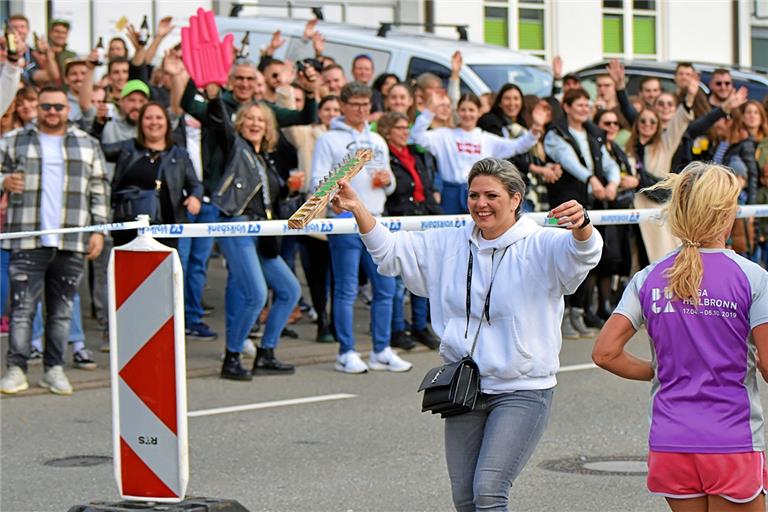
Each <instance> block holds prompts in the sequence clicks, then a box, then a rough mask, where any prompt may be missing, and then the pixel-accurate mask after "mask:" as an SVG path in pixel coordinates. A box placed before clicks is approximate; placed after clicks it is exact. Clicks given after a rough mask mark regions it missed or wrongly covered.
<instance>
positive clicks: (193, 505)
mask: <svg viewBox="0 0 768 512" xmlns="http://www.w3.org/2000/svg"><path fill="white" fill-rule="evenodd" d="M137 510H138V511H142V510H143V511H148V512H151V511H160V510H162V511H163V512H248V509H247V508H245V507H244V506H242V505H241V504H240V503H238V502H237V501H235V500H225V499H219V498H187V499H185V500H184V501H181V502H179V503H157V502H142V501H120V502H112V503H110V502H106V501H97V502H93V503H91V504H89V505H74V506H73V507H70V509H69V511H68V512H136V511H137Z"/></svg>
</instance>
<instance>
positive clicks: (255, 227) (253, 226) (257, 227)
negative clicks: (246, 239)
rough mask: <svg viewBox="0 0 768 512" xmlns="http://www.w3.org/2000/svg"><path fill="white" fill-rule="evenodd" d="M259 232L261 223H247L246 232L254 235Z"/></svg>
mask: <svg viewBox="0 0 768 512" xmlns="http://www.w3.org/2000/svg"><path fill="white" fill-rule="evenodd" d="M256 233H261V224H248V234H250V235H255V234H256Z"/></svg>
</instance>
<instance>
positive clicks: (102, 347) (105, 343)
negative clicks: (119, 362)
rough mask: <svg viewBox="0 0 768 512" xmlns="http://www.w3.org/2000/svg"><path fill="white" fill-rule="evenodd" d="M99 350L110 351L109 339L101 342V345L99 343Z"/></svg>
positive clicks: (106, 352)
mask: <svg viewBox="0 0 768 512" xmlns="http://www.w3.org/2000/svg"><path fill="white" fill-rule="evenodd" d="M99 352H104V353H105V354H108V353H109V341H102V342H101V345H99Z"/></svg>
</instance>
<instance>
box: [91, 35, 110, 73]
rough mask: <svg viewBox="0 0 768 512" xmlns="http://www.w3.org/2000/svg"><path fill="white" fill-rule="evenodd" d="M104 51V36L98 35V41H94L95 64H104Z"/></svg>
mask: <svg viewBox="0 0 768 512" xmlns="http://www.w3.org/2000/svg"><path fill="white" fill-rule="evenodd" d="M106 53H107V52H106V51H105V50H104V38H103V37H101V36H99V41H98V42H97V43H96V55H97V57H96V62H94V64H95V65H97V66H103V65H104V58H105V56H106Z"/></svg>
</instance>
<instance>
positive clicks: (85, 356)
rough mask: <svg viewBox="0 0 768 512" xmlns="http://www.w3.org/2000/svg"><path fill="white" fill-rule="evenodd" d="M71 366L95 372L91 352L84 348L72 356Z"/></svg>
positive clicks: (94, 363) (94, 362)
mask: <svg viewBox="0 0 768 512" xmlns="http://www.w3.org/2000/svg"><path fill="white" fill-rule="evenodd" d="M72 366H74V367H75V368H79V369H80V370H95V369H96V361H94V360H93V356H92V355H91V351H90V350H88V349H87V348H84V349H82V350H79V351H77V352H75V353H74V354H72Z"/></svg>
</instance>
